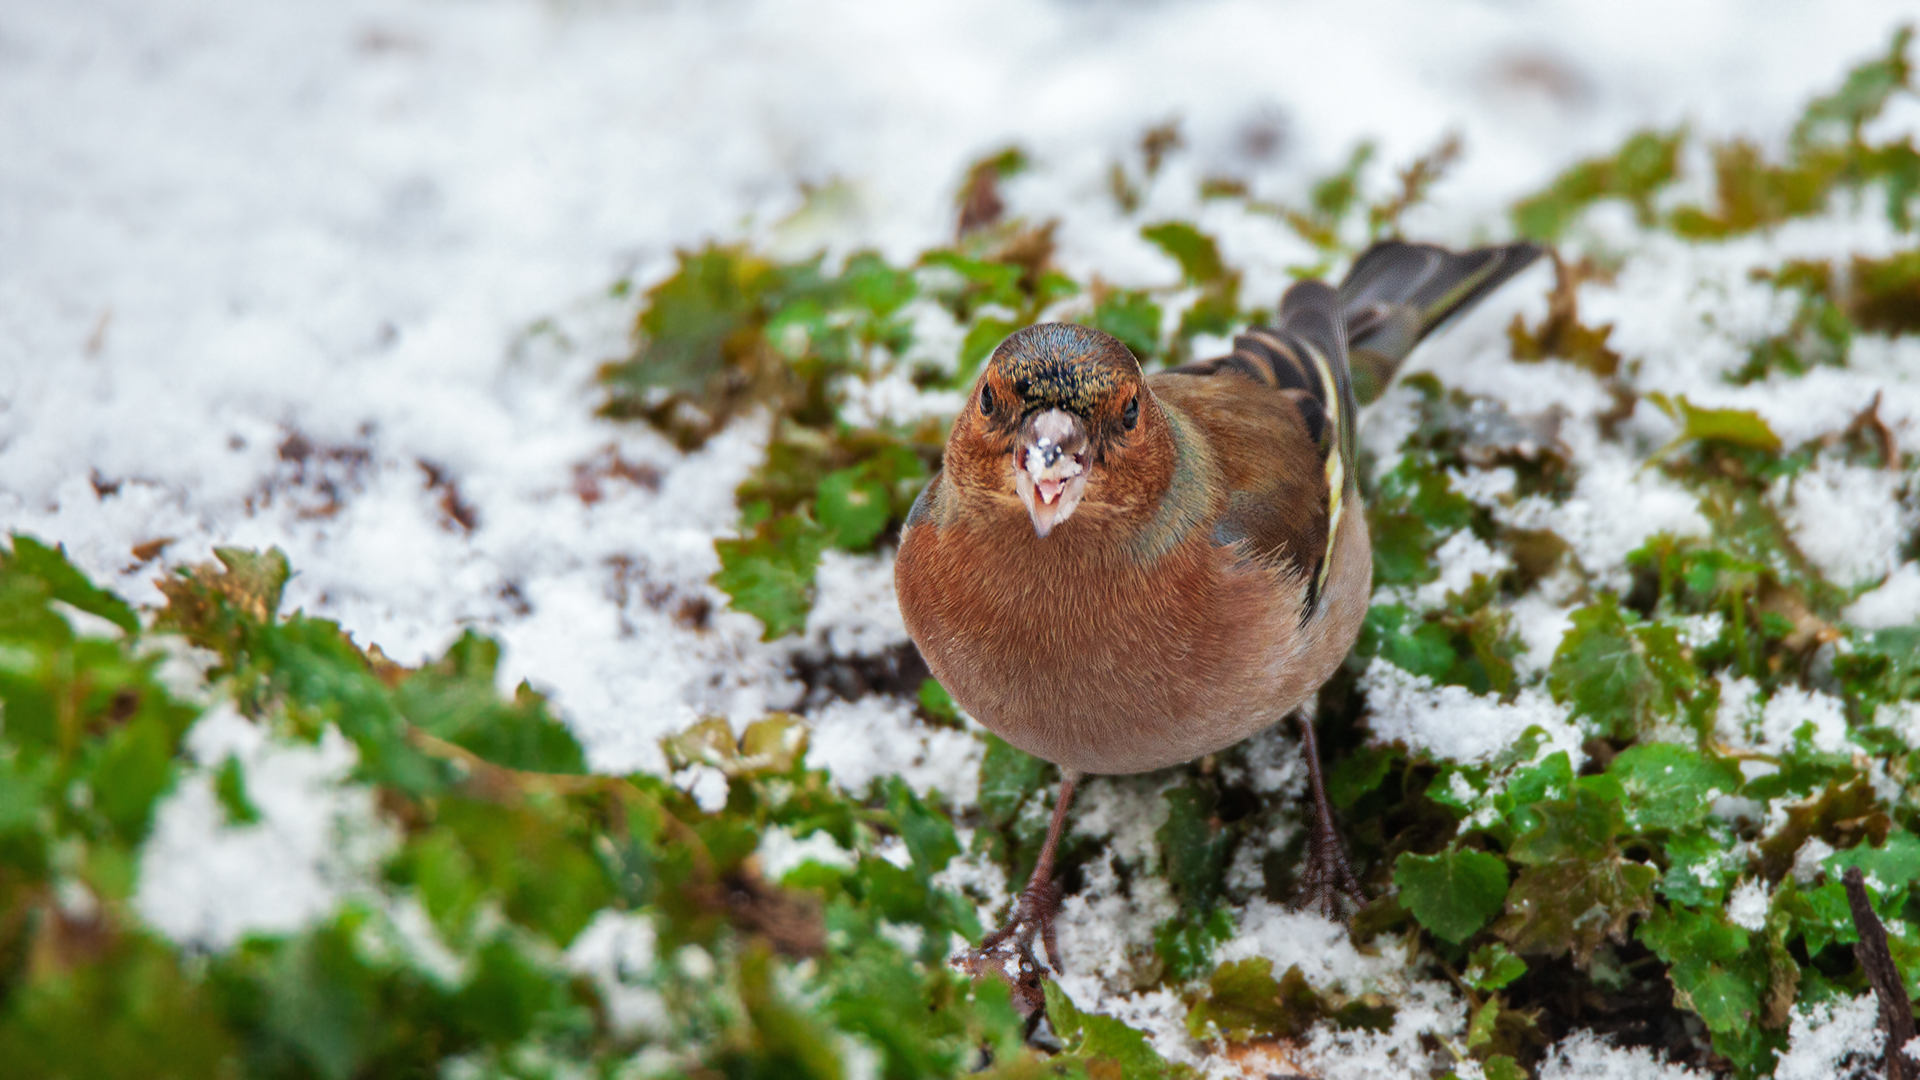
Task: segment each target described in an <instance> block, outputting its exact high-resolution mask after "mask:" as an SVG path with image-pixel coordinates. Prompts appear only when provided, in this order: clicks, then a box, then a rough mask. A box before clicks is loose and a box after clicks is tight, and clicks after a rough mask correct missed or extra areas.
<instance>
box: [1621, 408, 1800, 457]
mask: <svg viewBox="0 0 1920 1080" xmlns="http://www.w3.org/2000/svg"><path fill="white" fill-rule="evenodd" d="M1647 400H1649V401H1651V402H1653V403H1654V404H1655V405H1657V406H1659V407H1660V410H1661V411H1662V412H1664V413H1666V414H1667V415H1668V416H1670V417H1672V418H1673V419H1674V420H1676V421H1678V422H1679V424H1680V434H1679V435H1677V436H1675V437H1674V441H1673V442H1672V443H1670V444H1668V448H1671V447H1674V446H1678V445H1680V444H1681V443H1685V442H1692V441H1694V440H1697V439H1711V440H1715V441H1718V442H1724V443H1732V444H1733V445H1735V446H1746V447H1751V448H1752V449H1755V450H1764V451H1767V452H1769V453H1773V452H1777V451H1778V450H1779V449H1780V436H1778V435H1775V434H1774V433H1773V429H1772V428H1771V427H1768V426H1767V422H1766V421H1765V420H1764V419H1762V418H1761V417H1760V414H1759V413H1756V412H1753V411H1751V410H1747V409H1701V408H1696V407H1694V406H1693V405H1692V404H1691V403H1690V402H1688V401H1687V398H1686V395H1684V394H1682V395H1680V396H1678V397H1672V398H1669V397H1668V396H1667V395H1665V394H1662V393H1658V392H1655V393H1650V394H1648V395H1647ZM1665 452H1666V451H1665V450H1664V449H1663V450H1661V451H1660V453H1661V454H1664V453H1665ZM1655 456H1659V455H1658V454H1656V455H1655Z"/></svg>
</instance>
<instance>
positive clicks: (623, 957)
mask: <svg viewBox="0 0 1920 1080" xmlns="http://www.w3.org/2000/svg"><path fill="white" fill-rule="evenodd" d="M657 938H658V935H657V934H656V933H655V931H654V927H653V921H652V920H651V919H650V918H648V917H647V916H644V915H637V914H634V913H632V912H623V911H614V910H611V909H609V910H606V911H602V912H600V913H599V914H598V915H595V916H594V917H593V921H592V922H590V923H588V924H587V928H586V929H584V930H582V931H580V933H579V935H578V936H576V937H575V938H574V939H573V943H572V944H571V945H568V946H567V951H566V953H565V955H564V956H563V957H562V961H563V963H564V964H565V966H566V969H567V970H568V971H570V972H572V973H574V974H575V975H583V976H585V977H587V978H588V979H590V980H592V982H593V984H594V987H595V989H597V990H599V992H600V1000H601V1001H603V1002H605V1003H606V1007H607V1019H608V1020H609V1021H610V1022H611V1024H612V1026H613V1030H614V1032H615V1034H618V1035H622V1036H633V1035H643V1034H647V1033H648V1032H653V1031H660V1030H664V1029H665V1027H666V1023H667V1003H666V1000H665V999H664V998H662V997H661V996H660V992H659V991H658V990H655V989H654V988H653V987H651V986H649V985H648V984H647V979H648V976H649V974H650V973H651V972H652V971H653V965H654V945H655V942H656V940H657Z"/></svg>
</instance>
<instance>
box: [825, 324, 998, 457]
mask: <svg viewBox="0 0 1920 1080" xmlns="http://www.w3.org/2000/svg"><path fill="white" fill-rule="evenodd" d="M941 310H943V311H944V310H945V309H944V308H942V309H941ZM838 390H839V394H840V398H841V405H840V419H841V420H843V421H845V422H846V423H848V424H852V425H854V426H855V427H886V426H896V427H908V428H910V427H913V426H914V425H915V424H918V423H919V422H920V421H922V420H928V419H937V420H951V419H952V418H953V416H954V414H955V413H957V412H959V411H960V410H961V409H962V408H964V407H966V403H967V395H966V392H965V391H962V390H922V389H920V388H919V387H917V386H915V385H914V384H913V379H912V377H911V376H910V375H908V374H907V373H906V372H904V371H893V372H889V373H887V374H885V375H882V376H880V377H879V378H875V379H871V380H868V379H863V378H860V377H857V376H849V377H847V378H845V379H843V380H841V382H840V383H839V384H838Z"/></svg>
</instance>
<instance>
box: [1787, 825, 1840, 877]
mask: <svg viewBox="0 0 1920 1080" xmlns="http://www.w3.org/2000/svg"><path fill="white" fill-rule="evenodd" d="M1833 851H1834V848H1833V845H1832V844H1829V843H1827V842H1826V841H1825V840H1822V839H1820V838H1819V837H1817V836H1810V837H1808V838H1807V842H1806V843H1804V844H1801V845H1800V850H1799V851H1797V852H1794V855H1793V880H1794V881H1795V882H1797V883H1799V884H1801V885H1811V884H1813V883H1814V882H1815V881H1817V880H1819V878H1820V875H1821V874H1822V873H1825V872H1826V866H1827V859H1828V858H1829V857H1830V856H1831V855H1832V854H1833Z"/></svg>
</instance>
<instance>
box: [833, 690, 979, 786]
mask: <svg viewBox="0 0 1920 1080" xmlns="http://www.w3.org/2000/svg"><path fill="white" fill-rule="evenodd" d="M809 719H810V722H811V725H812V731H811V735H810V737H809V741H808V746H807V764H808V765H809V766H811V767H813V768H816V769H826V770H827V771H829V772H830V773H832V774H833V782H834V783H835V784H838V785H839V786H840V787H841V788H842V789H844V790H846V791H848V792H850V793H854V794H865V793H866V790H867V786H868V785H869V784H871V783H872V782H873V781H875V780H878V779H881V778H882V777H886V776H898V777H900V778H901V779H902V780H905V781H906V782H907V784H908V786H910V787H912V788H913V790H914V791H915V792H917V793H918V794H921V795H926V794H928V793H930V792H934V791H938V792H940V793H941V794H942V795H945V796H946V797H947V798H949V799H954V800H957V801H958V802H959V803H961V804H962V805H967V804H971V803H972V802H973V801H974V799H975V798H976V797H977V796H978V795H979V791H980V757H981V755H982V754H983V753H984V752H985V750H984V748H983V745H982V743H981V741H980V739H979V737H978V736H976V735H974V734H973V733H972V732H971V731H956V730H954V729H952V728H939V727H932V726H929V725H927V724H924V723H922V722H921V721H920V720H919V719H918V718H917V717H916V716H915V715H914V708H913V706H912V705H911V704H909V703H907V702H905V701H902V700H900V699H899V698H892V697H880V696H873V697H864V698H861V699H860V700H858V701H833V702H829V703H828V704H826V705H824V706H822V707H821V708H820V709H819V710H818V711H816V712H815V713H814V714H813V715H812V716H811V717H810V718H809Z"/></svg>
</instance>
